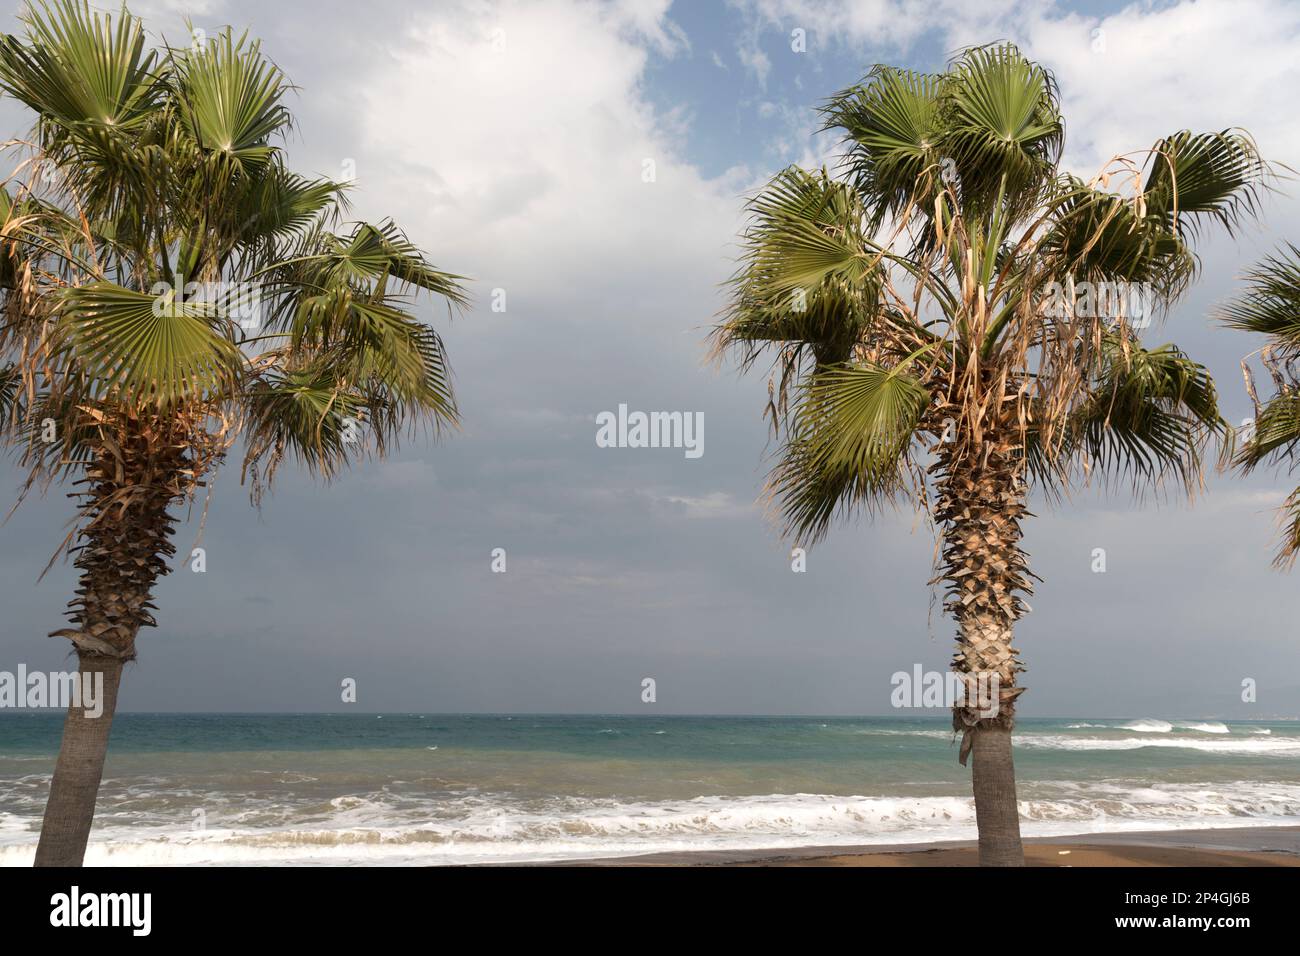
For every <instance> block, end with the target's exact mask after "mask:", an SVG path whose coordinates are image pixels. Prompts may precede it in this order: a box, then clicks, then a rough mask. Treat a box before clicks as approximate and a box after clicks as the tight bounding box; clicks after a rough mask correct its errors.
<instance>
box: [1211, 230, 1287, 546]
mask: <svg viewBox="0 0 1300 956" xmlns="http://www.w3.org/2000/svg"><path fill="white" fill-rule="evenodd" d="M1222 320H1223V323H1224V324H1225V325H1227V326H1229V327H1230V328H1234V329H1241V330H1243V331H1246V332H1258V333H1260V334H1262V335H1266V336H1268V338H1269V340H1270V341H1269V344H1267V345H1265V346H1264V347H1263V348H1261V349H1260V350H1259V352H1258V354H1259V356H1260V359H1261V361H1262V362H1263V364H1264V367H1265V368H1266V369H1267V370H1268V373H1269V377H1270V378H1272V379H1273V386H1274V390H1273V394H1272V396H1271V397H1270V398H1269V399H1268V400H1267V401H1265V402H1262V403H1261V402H1260V400H1259V396H1258V393H1257V392H1256V390H1255V382H1254V376H1253V375H1252V374H1251V371H1250V366H1249V365H1248V364H1247V363H1246V362H1242V365H1241V368H1242V372H1243V373H1244V374H1245V377H1246V390H1247V392H1248V393H1249V394H1250V398H1251V401H1252V402H1253V403H1254V405H1255V418H1254V421H1253V423H1252V425H1251V427H1249V429H1248V430H1247V432H1246V435H1245V438H1244V440H1243V441H1242V442H1241V447H1240V448H1239V449H1238V451H1237V454H1236V456H1235V458H1234V464H1235V465H1236V466H1237V467H1238V469H1240V470H1241V471H1242V472H1243V473H1247V474H1248V473H1250V472H1251V471H1253V470H1254V469H1255V468H1256V467H1258V466H1259V465H1261V464H1263V463H1265V462H1267V461H1280V462H1285V463H1287V464H1288V465H1289V466H1290V468H1291V469H1292V470H1294V468H1295V466H1296V464H1297V458H1296V455H1297V452H1298V451H1300V375H1297V372H1296V367H1295V365H1296V360H1297V359H1298V358H1300V249H1298V248H1296V247H1295V246H1294V245H1291V244H1290V243H1288V244H1287V247H1286V251H1284V252H1278V253H1277V254H1275V255H1272V256H1269V257H1267V258H1265V259H1264V260H1263V261H1262V262H1260V263H1259V264H1258V265H1256V266H1255V267H1254V268H1253V269H1251V270H1250V271H1249V272H1248V273H1247V274H1246V291H1245V292H1244V293H1243V294H1242V295H1241V296H1240V297H1238V298H1237V299H1235V300H1234V301H1232V302H1230V303H1229V304H1228V305H1227V306H1226V307H1225V308H1224V310H1223V315H1222ZM1279 523H1280V525H1281V526H1282V535H1281V538H1282V541H1281V544H1280V545H1279V547H1278V552H1277V555H1276V557H1275V558H1274V561H1273V563H1274V565H1276V566H1277V567H1279V568H1290V567H1291V566H1293V565H1294V564H1295V560H1296V556H1297V555H1300V488H1297V489H1295V490H1294V491H1292V492H1291V494H1290V495H1289V496H1288V497H1287V499H1286V501H1285V502H1284V503H1283V505H1282V508H1281V510H1280V512H1279Z"/></svg>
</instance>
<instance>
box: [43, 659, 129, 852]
mask: <svg viewBox="0 0 1300 956" xmlns="http://www.w3.org/2000/svg"><path fill="white" fill-rule="evenodd" d="M78 657H79V658H80V666H79V667H78V671H79V673H80V674H81V680H82V682H83V686H84V684H85V682H86V681H94V680H95V678H96V676H97V675H98V677H99V679H100V680H102V681H103V698H102V700H101V702H100V703H101V705H102V708H103V710H102V712H100V713H99V714H98V716H91V715H89V714H87V713H86V708H85V706H84V704H83V701H81V700H73V701H72V702H71V704H70V705H69V706H68V716H67V718H66V719H65V720H64V722H63V744H62V746H60V747H59V759H58V762H57V763H55V765H54V777H53V779H52V780H51V781H50V797H49V800H48V801H47V802H46V804H45V818H44V820H43V821H42V822H41V838H40V842H39V843H37V845H36V865H37V866H81V861H82V858H83V857H84V856H85V854H86V841H87V840H88V839H89V838H90V826H91V824H92V823H93V822H94V819H95V798H96V797H97V796H98V794H99V781H100V779H101V778H102V777H103V775H104V757H105V756H106V755H107V754H108V735H109V731H110V730H111V729H112V727H113V714H114V712H115V711H116V710H117V690H118V687H119V686H120V684H121V680H122V666H123V664H124V661H122V660H121V659H120V658H116V657H105V656H103V655H100V654H90V653H85V654H78ZM90 686H92V687H95V686H98V685H97V684H95V683H92V684H91V685H90ZM97 709H98V708H97Z"/></svg>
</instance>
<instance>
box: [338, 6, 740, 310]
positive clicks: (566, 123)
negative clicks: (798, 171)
mask: <svg viewBox="0 0 1300 956" xmlns="http://www.w3.org/2000/svg"><path fill="white" fill-rule="evenodd" d="M666 6H667V4H666V3H653V4H652V3H639V4H631V3H625V4H620V5H617V6H597V5H589V4H572V3H560V2H555V0H550V2H540V3H539V2H532V3H524V2H518V3H515V2H504V3H500V4H493V5H492V6H491V7H485V6H482V5H479V4H472V3H465V4H460V5H455V4H452V5H447V6H446V7H443V6H440V7H438V8H437V9H436V12H431V13H429V14H427V15H425V18H424V19H423V20H422V25H421V26H419V27H418V28H417V29H415V30H413V31H412V32H411V33H410V35H409V36H408V37H407V38H406V42H405V43H404V44H403V46H402V47H401V49H400V51H399V52H397V53H396V54H395V55H394V56H393V57H392V58H391V60H390V61H389V62H388V63H387V64H386V65H385V66H383V67H382V68H381V69H380V70H379V72H378V74H377V75H375V76H373V77H371V78H369V80H368V81H367V83H366V89H367V91H368V92H367V95H366V102H365V110H364V113H365V121H364V128H363V129H362V130H361V131H360V132H361V139H362V140H363V141H364V142H367V143H374V144H378V148H376V150H375V155H374V156H373V157H372V159H371V160H370V162H372V163H375V164H377V165H378V167H379V168H376V169H373V170H371V171H370V172H371V173H372V175H367V171H366V169H365V168H362V167H361V166H360V165H359V173H360V175H359V179H360V182H359V185H360V187H361V188H360V190H359V197H358V198H359V200H360V199H364V201H365V203H366V205H367V206H370V205H373V206H374V207H375V208H379V209H397V210H401V211H402V212H401V215H400V218H401V220H402V221H403V222H404V223H406V224H407V225H408V228H410V229H411V231H413V232H416V233H417V235H418V237H419V238H421V239H422V240H424V241H425V243H426V245H427V246H428V247H429V248H431V249H433V250H434V251H435V253H438V254H442V253H443V252H444V251H447V250H454V256H455V259H456V265H457V268H458V269H462V270H464V271H468V272H470V273H471V274H473V275H475V276H476V277H477V278H478V279H479V280H481V281H480V282H479V283H478V288H477V290H476V291H477V293H478V295H479V298H480V302H482V301H483V300H485V299H486V297H487V295H488V294H489V293H490V290H491V289H492V288H496V287H501V288H505V289H506V291H507V302H508V309H511V310H513V309H516V308H524V307H526V306H527V305H528V304H529V303H531V302H536V301H539V300H540V298H541V297H543V296H545V297H546V298H547V299H548V301H549V302H550V303H551V304H552V305H554V304H555V302H556V301H557V300H558V301H565V302H570V303H575V302H585V303H587V307H588V309H590V307H591V304H592V300H593V299H594V298H596V297H597V296H598V294H599V293H602V292H603V293H606V294H607V296H606V303H607V305H608V300H609V298H610V297H618V298H621V299H622V300H623V302H624V304H625V305H626V304H630V301H638V302H640V301H641V300H640V299H638V297H639V296H648V297H649V299H650V300H653V299H654V298H656V297H658V296H659V295H660V294H661V293H664V292H667V291H669V290H667V289H666V288H665V287H664V284H663V282H662V281H661V279H659V278H656V277H655V276H654V275H653V274H652V272H651V268H653V270H655V271H657V272H659V273H664V272H668V273H671V272H672V271H673V270H674V269H679V270H683V271H685V270H690V269H692V268H693V269H694V271H695V272H699V271H700V264H701V263H704V262H707V263H709V265H708V266H707V268H709V269H713V268H715V266H716V262H717V261H718V258H719V256H721V255H724V254H725V247H726V245H727V244H728V243H729V242H730V241H731V237H732V236H734V234H735V226H736V221H737V214H738V209H737V203H736V202H735V201H734V195H735V193H736V191H737V189H736V188H735V186H734V185H732V184H730V183H727V182H713V181H708V180H705V179H704V178H702V177H701V176H700V174H699V173H698V172H697V171H696V170H695V169H694V167H692V166H691V165H690V164H689V163H687V162H686V161H685V160H684V159H683V158H682V153H683V144H684V137H685V126H684V124H685V122H686V118H685V116H684V115H683V114H680V113H659V112H656V111H655V110H654V109H653V108H652V107H651V106H650V105H649V104H648V102H647V101H646V99H645V98H644V95H643V89H642V82H643V76H644V72H645V69H646V66H647V63H648V60H649V58H650V57H651V55H652V53H653V54H658V53H661V52H662V51H663V50H664V49H669V50H670V51H671V50H676V49H680V48H681V44H682V43H683V42H684V39H682V38H680V36H679V34H680V31H679V30H678V29H677V28H675V27H673V26H671V25H670V24H669V23H668V21H667V20H666V18H665V17H664V16H663V10H664V8H665V7H666ZM665 43H667V44H668V46H667V47H665ZM647 178H652V179H653V181H650V182H647V181H646V179H647ZM372 197H377V198H376V199H375V201H374V202H373V203H372V202H371V198H372ZM447 254H450V253H449V252H448V253H447ZM575 282H576V283H586V284H585V285H581V284H580V285H575ZM705 315H707V312H706V313H705ZM575 317H576V314H575ZM590 318H593V319H603V318H605V315H592V316H590Z"/></svg>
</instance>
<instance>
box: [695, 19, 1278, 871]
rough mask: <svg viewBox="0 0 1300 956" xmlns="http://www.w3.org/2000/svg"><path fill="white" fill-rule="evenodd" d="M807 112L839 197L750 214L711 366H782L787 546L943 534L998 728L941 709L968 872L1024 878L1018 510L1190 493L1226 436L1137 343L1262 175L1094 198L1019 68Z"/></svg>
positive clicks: (975, 678)
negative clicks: (840, 149)
mask: <svg viewBox="0 0 1300 956" xmlns="http://www.w3.org/2000/svg"><path fill="white" fill-rule="evenodd" d="M823 112H824V116H825V128H826V129H834V130H838V131H839V132H841V133H842V135H843V142H844V153H843V156H842V169H843V173H842V175H840V176H838V177H837V176H833V175H831V174H830V173H828V172H827V171H826V169H824V168H823V169H821V170H819V171H808V170H804V169H800V168H797V167H791V168H789V169H786V170H785V171H783V172H781V173H780V174H779V175H777V176H776V177H775V179H773V180H772V182H771V183H770V184H769V185H768V186H767V187H766V188H765V189H764V190H762V191H761V192H760V193H759V194H758V195H757V196H756V197H755V198H754V199H752V200H751V202H750V203H749V212H750V223H749V225H748V227H747V229H746V231H745V233H744V236H743V256H742V259H741V264H740V268H739V270H738V272H737V273H736V275H735V277H734V279H733V281H732V285H731V293H732V294H731V300H730V304H729V306H728V308H727V310H726V311H725V312H724V314H723V316H722V317H721V320H720V322H719V324H718V325H717V327H716V328H715V330H714V332H713V345H714V350H715V355H716V356H723V355H728V354H729V355H733V356H735V357H736V358H737V359H738V361H739V364H740V367H741V368H742V370H743V369H747V368H750V367H751V366H752V365H753V364H754V363H755V362H756V361H757V360H758V359H759V358H760V357H763V356H767V357H769V358H770V359H771V360H772V379H771V381H770V383H769V395H770V400H769V405H768V409H767V412H766V415H767V417H769V418H770V419H771V424H772V427H773V429H774V431H775V433H776V435H777V436H779V437H780V439H781V441H780V446H779V451H778V454H777V461H776V464H775V467H774V468H773V470H772V472H771V475H770V477H769V481H768V492H769V495H770V498H771V501H772V503H773V506H774V510H775V511H776V512H777V516H778V518H779V520H780V521H781V523H782V525H783V527H784V531H785V533H786V535H787V536H788V537H790V538H792V539H794V541H795V543H798V544H804V545H809V544H812V543H815V542H816V541H817V540H818V539H820V538H821V537H822V536H823V535H825V534H826V533H827V531H828V530H829V528H830V527H831V525H832V524H833V523H834V522H835V521H836V519H840V518H845V517H849V516H852V515H853V514H855V513H856V512H859V511H862V510H866V511H872V510H874V509H876V508H878V507H879V506H881V505H887V504H889V503H891V502H896V501H899V500H908V499H911V500H914V501H916V502H918V503H919V504H920V505H921V506H922V507H923V508H924V509H925V510H926V511H927V512H928V514H929V515H930V517H931V518H932V519H933V522H934V523H935V525H936V526H937V529H938V533H939V535H940V537H941V548H940V549H938V550H937V551H936V555H937V568H936V570H937V576H936V578H935V579H934V581H933V582H932V583H939V582H942V583H943V584H944V585H945V587H946V597H945V603H944V606H945V609H946V611H947V612H948V613H949V614H950V615H951V616H952V618H953V620H954V621H955V623H956V626H957V648H956V653H955V655H954V657H953V663H952V666H953V669H954V670H955V671H956V672H957V675H958V678H959V679H960V680H961V681H962V682H963V684H964V685H966V686H967V687H969V688H971V689H972V691H973V690H975V688H976V687H977V686H978V683H979V681H980V680H983V681H985V682H986V683H985V686H988V685H989V684H992V683H993V681H994V679H996V684H995V685H994V686H996V687H997V694H996V698H995V699H994V700H992V701H991V702H990V701H985V702H984V704H990V703H991V704H992V706H991V707H986V706H984V704H979V703H978V696H977V695H976V694H974V693H972V694H969V695H967V696H966V697H965V698H963V699H959V700H957V701H956V702H955V706H954V708H953V726H954V729H955V731H957V732H959V733H960V734H961V735H962V737H961V746H960V760H961V762H962V763H963V764H965V763H966V762H967V758H968V756H970V755H973V757H974V761H973V768H972V778H973V790H974V797H975V809H976V819H977V824H978V827H979V837H980V839H979V846H980V861H981V863H982V864H985V865H1021V864H1023V862H1024V854H1023V851H1022V849H1021V843H1020V824H1019V816H1018V812H1017V803H1016V786H1015V775H1014V769H1013V763H1012V750H1011V730H1012V726H1013V724H1014V719H1015V711H1016V699H1017V698H1018V697H1019V695H1020V694H1021V693H1023V692H1024V690H1025V687H1024V686H1023V685H1022V684H1020V683H1019V681H1018V675H1019V673H1020V671H1022V670H1023V666H1022V664H1021V662H1020V658H1019V656H1018V655H1019V652H1018V651H1017V649H1016V648H1015V647H1013V646H1012V632H1013V628H1014V625H1015V623H1016V621H1017V620H1018V619H1019V618H1020V617H1021V616H1022V615H1023V614H1024V613H1025V612H1026V611H1027V610H1028V606H1027V605H1026V604H1025V602H1024V596H1025V595H1027V594H1028V593H1030V591H1031V582H1030V578H1031V577H1033V575H1032V573H1031V572H1030V570H1029V566H1028V556H1027V554H1026V553H1025V552H1024V551H1023V550H1022V549H1021V547H1020V540H1021V527H1022V523H1023V520H1024V519H1025V518H1026V517H1028V516H1029V513H1028V512H1027V510H1026V503H1027V496H1028V494H1029V490H1030V487H1031V485H1033V486H1036V487H1037V488H1038V489H1040V490H1041V492H1042V493H1044V494H1045V495H1046V496H1047V497H1049V498H1053V497H1058V496H1059V495H1060V493H1061V492H1062V491H1063V490H1064V489H1066V488H1067V487H1069V486H1070V485H1071V483H1074V482H1078V481H1079V480H1081V479H1082V477H1083V476H1084V475H1094V474H1096V475H1101V476H1105V477H1106V478H1107V479H1109V480H1110V482H1112V483H1113V482H1114V481H1116V480H1118V481H1124V482H1127V483H1129V484H1130V485H1131V486H1132V488H1133V490H1134V491H1135V492H1137V491H1141V490H1144V489H1151V488H1154V487H1158V486H1160V485H1161V484H1162V483H1163V482H1164V480H1165V479H1166V478H1168V477H1172V479H1175V480H1176V481H1177V482H1179V483H1180V485H1181V488H1182V489H1183V490H1185V491H1186V493H1187V494H1189V495H1190V494H1191V493H1193V492H1194V491H1195V490H1196V489H1197V488H1198V487H1199V484H1200V481H1201V473H1202V464H1201V461H1202V454H1203V452H1204V449H1205V446H1206V444H1207V442H1209V441H1211V440H1212V439H1213V437H1214V436H1215V435H1224V434H1226V432H1227V428H1226V423H1225V422H1224V420H1223V419H1222V417H1221V416H1220V414H1219V411H1218V407H1217V398H1216V393H1215V388H1214V384H1213V382H1212V380H1211V378H1210V376H1209V375H1208V374H1207V372H1206V370H1205V369H1204V368H1203V367H1202V366H1200V365H1198V364H1196V363H1194V362H1193V361H1191V360H1190V359H1189V358H1188V357H1187V356H1186V355H1185V354H1184V353H1183V352H1181V351H1180V350H1178V349H1177V348H1176V347H1174V346H1172V345H1162V346H1159V347H1147V346H1145V345H1144V344H1143V343H1142V341H1141V340H1140V338H1139V336H1138V330H1139V329H1140V328H1142V327H1144V326H1145V325H1146V324H1147V322H1148V321H1149V316H1150V310H1151V309H1152V308H1155V307H1157V306H1158V307H1160V308H1161V309H1166V308H1167V307H1168V305H1169V304H1170V303H1171V302H1172V301H1174V300H1175V299H1176V298H1177V297H1178V295H1179V294H1180V293H1181V292H1182V291H1183V290H1184V289H1185V288H1186V287H1187V286H1188V284H1189V283H1190V282H1191V280H1192V279H1193V277H1194V275H1195V273H1196V269H1197V259H1196V257H1195V255H1194V253H1193V251H1192V241H1193V239H1194V238H1195V236H1196V234H1197V232H1198V230H1199V229H1200V228H1202V227H1203V226H1204V225H1206V224H1207V223H1218V224H1219V225H1221V226H1223V227H1225V228H1227V229H1229V230H1232V229H1233V228H1234V227H1236V226H1237V225H1238V223H1239V222H1240V220H1241V218H1242V217H1243V216H1244V215H1248V214H1250V213H1252V212H1253V211H1254V209H1255V204H1256V201H1257V197H1258V194H1259V192H1260V190H1261V189H1262V187H1263V184H1264V179H1265V176H1266V175H1267V173H1268V169H1267V168H1266V167H1265V165H1264V164H1263V163H1262V162H1261V161H1260V159H1259V157H1258V155H1257V152H1256V149H1255V147H1254V145H1253V142H1252V141H1251V139H1250V138H1249V136H1247V135H1246V134H1244V133H1241V132H1237V131H1231V130H1230V131H1225V132H1218V133H1206V134H1192V133H1189V132H1179V133H1175V134H1173V135H1171V136H1168V137H1166V138H1164V139H1162V140H1160V141H1159V142H1157V143H1156V144H1155V145H1154V146H1153V147H1152V148H1151V149H1150V150H1148V151H1145V152H1144V153H1141V154H1138V155H1137V157H1136V158H1134V157H1133V156H1121V157H1116V158H1115V159H1113V160H1112V161H1111V162H1109V163H1108V164H1107V167H1106V168H1105V169H1104V170H1103V171H1102V173H1101V174H1100V175H1099V176H1098V177H1097V178H1095V179H1093V180H1092V181H1089V182H1084V181H1082V180H1081V179H1079V178H1078V177H1075V176H1072V175H1070V174H1068V173H1066V172H1063V171H1062V170H1061V169H1060V167H1059V160H1060V155H1061V150H1062V146H1063V141H1064V125H1063V120H1062V117H1061V113H1060V108H1059V99H1058V92H1057V87H1056V84H1055V82H1054V79H1053V77H1052V76H1051V74H1050V73H1049V72H1048V71H1046V70H1044V69H1043V68H1042V67H1040V66H1038V65H1036V64H1034V63H1032V62H1030V61H1028V60H1027V59H1025V58H1024V57H1023V56H1022V55H1021V53H1020V52H1019V51H1018V50H1017V49H1016V48H1015V47H1014V46H1012V45H1009V44H1006V45H994V46H987V47H977V48H972V49H968V50H966V51H964V52H962V53H960V54H959V55H957V56H956V57H954V59H953V60H952V61H951V62H950V63H949V64H948V66H947V69H946V70H945V71H944V72H942V73H939V74H929V73H917V72H912V71H909V70H902V69H895V68H892V67H887V66H879V67H877V68H875V69H874V70H873V71H872V72H871V73H870V74H869V75H868V76H867V77H866V78H864V80H863V81H862V82H861V83H860V84H858V85H856V86H854V87H852V88H850V89H847V90H844V91H842V92H840V93H838V94H836V95H835V96H834V97H832V98H831V99H830V100H829V101H828V103H827V104H826V105H825V106H824V107H823ZM1112 184H1113V185H1114V186H1115V187H1116V189H1114V190H1112V188H1111V186H1112ZM994 709H995V710H996V713H995V714H990V713H989V711H991V710H994Z"/></svg>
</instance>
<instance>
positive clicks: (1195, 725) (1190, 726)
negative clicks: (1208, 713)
mask: <svg viewBox="0 0 1300 956" xmlns="http://www.w3.org/2000/svg"><path fill="white" fill-rule="evenodd" d="M1174 726H1175V727H1177V728H1178V729H1179V730H1195V731H1198V732H1200V733H1203V734H1226V733H1229V730H1228V725H1227V724H1221V723H1219V722H1218V721H1217V720H1211V721H1204V722H1192V723H1186V724H1174Z"/></svg>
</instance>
